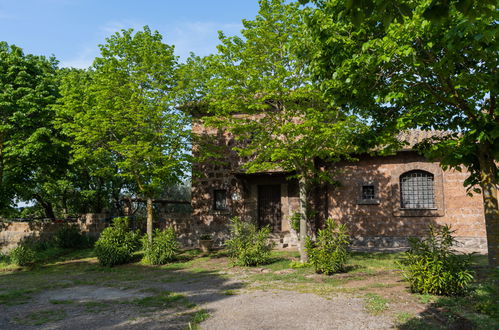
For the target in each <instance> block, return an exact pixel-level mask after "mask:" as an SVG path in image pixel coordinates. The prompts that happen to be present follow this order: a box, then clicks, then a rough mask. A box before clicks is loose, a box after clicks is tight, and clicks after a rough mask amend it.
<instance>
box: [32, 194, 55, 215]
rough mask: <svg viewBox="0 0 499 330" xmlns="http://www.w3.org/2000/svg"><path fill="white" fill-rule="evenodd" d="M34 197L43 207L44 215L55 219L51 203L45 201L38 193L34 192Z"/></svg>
mask: <svg viewBox="0 0 499 330" xmlns="http://www.w3.org/2000/svg"><path fill="white" fill-rule="evenodd" d="M34 197H35V200H36V201H37V202H38V203H40V205H41V206H42V207H43V210H44V211H45V217H46V218H49V219H55V213H54V208H53V207H52V203H50V202H46V201H45V200H44V199H43V197H42V196H40V195H38V194H36V195H35V196H34Z"/></svg>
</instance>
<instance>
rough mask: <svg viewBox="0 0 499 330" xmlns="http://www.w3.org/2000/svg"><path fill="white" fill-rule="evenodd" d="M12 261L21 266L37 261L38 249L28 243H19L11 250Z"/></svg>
mask: <svg viewBox="0 0 499 330" xmlns="http://www.w3.org/2000/svg"><path fill="white" fill-rule="evenodd" d="M9 257H10V261H11V262H12V263H14V264H17V265H19V266H27V265H29V264H33V263H35V261H36V251H35V250H34V249H33V248H32V247H30V246H29V245H27V244H22V243H21V244H19V245H18V246H16V247H15V248H14V249H12V250H11V251H10V254H9Z"/></svg>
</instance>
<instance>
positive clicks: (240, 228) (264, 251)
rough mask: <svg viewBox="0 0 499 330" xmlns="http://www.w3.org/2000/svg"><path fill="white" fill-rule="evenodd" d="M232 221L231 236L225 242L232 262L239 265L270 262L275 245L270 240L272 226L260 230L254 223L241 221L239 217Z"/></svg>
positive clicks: (255, 264)
mask: <svg viewBox="0 0 499 330" xmlns="http://www.w3.org/2000/svg"><path fill="white" fill-rule="evenodd" d="M230 221H231V225H230V235H231V238H230V239H229V240H228V241H227V242H226V243H225V244H226V246H227V249H228V252H229V257H230V258H231V260H232V263H233V264H234V265H239V266H257V265H262V264H266V263H269V262H270V260H271V251H272V248H273V246H274V244H273V243H271V242H270V241H269V235H270V228H269V227H264V228H262V229H260V230H258V229H257V228H256V226H255V225H254V224H252V223H248V222H244V221H241V219H239V218H238V217H234V218H232V219H231V220H230Z"/></svg>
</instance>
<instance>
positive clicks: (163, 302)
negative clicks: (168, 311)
mask: <svg viewBox="0 0 499 330" xmlns="http://www.w3.org/2000/svg"><path fill="white" fill-rule="evenodd" d="M132 304H135V305H137V306H139V307H143V308H169V307H174V306H179V305H181V306H185V307H188V308H193V307H195V306H196V305H194V304H192V303H189V301H188V300H187V298H186V297H185V296H184V295H181V294H176V293H172V292H168V291H164V292H162V293H160V294H157V295H154V296H150V297H145V298H139V299H134V300H132Z"/></svg>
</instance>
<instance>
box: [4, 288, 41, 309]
mask: <svg viewBox="0 0 499 330" xmlns="http://www.w3.org/2000/svg"><path fill="white" fill-rule="evenodd" d="M34 292H36V290H35V289H10V290H6V291H2V292H0V305H6V306H14V305H22V304H26V303H28V302H29V301H30V299H31V295H32V294H33V293H34Z"/></svg>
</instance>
